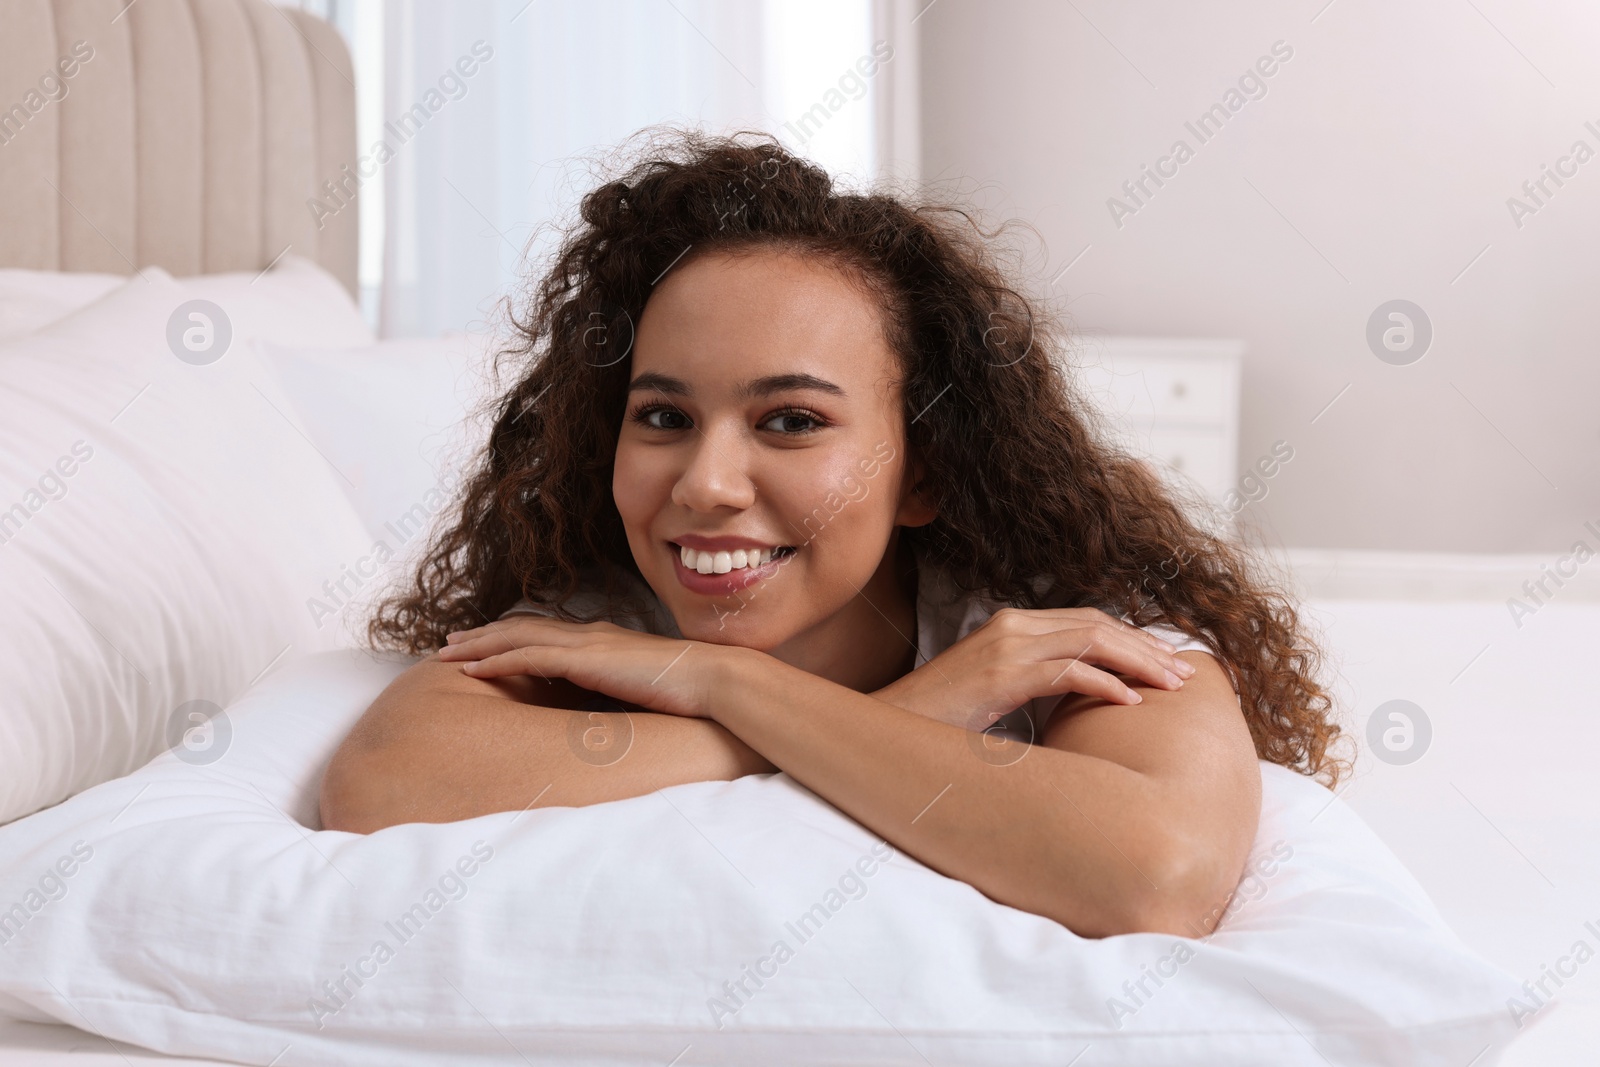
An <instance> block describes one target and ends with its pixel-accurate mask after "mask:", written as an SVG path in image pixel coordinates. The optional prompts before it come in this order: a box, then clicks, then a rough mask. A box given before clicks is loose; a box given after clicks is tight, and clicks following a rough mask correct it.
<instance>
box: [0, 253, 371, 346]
mask: <svg viewBox="0 0 1600 1067" xmlns="http://www.w3.org/2000/svg"><path fill="white" fill-rule="evenodd" d="M145 272H148V273H149V274H150V276H151V277H152V278H153V277H154V276H155V275H156V274H165V273H166V272H165V271H162V270H161V268H159V267H147V268H145ZM128 280H129V277H128V276H125V275H120V274H90V273H75V272H65V271H36V270H0V339H5V338H8V337H16V336H19V335H21V334H25V333H29V332H31V331H33V330H36V329H38V328H40V327H41V326H46V325H48V324H50V323H52V322H55V321H56V320H57V319H59V318H61V317H62V316H64V315H66V314H68V313H69V312H72V311H75V310H77V309H78V308H80V307H84V306H85V305H87V304H89V303H90V302H92V301H94V300H96V299H98V298H99V297H101V296H104V295H105V294H106V293H108V292H110V291H111V290H112V289H115V288H117V287H118V286H120V285H122V284H123V283H125V282H127V281H128ZM181 284H182V285H183V286H184V288H185V289H187V290H189V292H190V298H191V299H200V300H209V301H210V302H212V303H214V304H216V305H218V306H219V307H221V308H222V309H223V313H224V314H225V315H226V316H227V318H228V322H229V327H230V332H231V334H232V342H233V343H235V344H243V343H249V342H251V341H253V340H256V339H258V338H259V339H263V340H268V341H273V342H276V343H278V344H282V345H328V346H347V347H353V346H357V345H370V344H372V343H373V341H374V340H375V338H374V337H373V334H372V328H371V327H370V326H368V325H367V322H366V320H365V319H364V318H362V316H361V310H360V309H359V308H358V307H356V305H355V302H354V301H352V300H351V299H350V294H349V293H347V292H346V291H345V290H344V287H343V286H341V285H340V284H339V282H338V281H337V280H336V279H335V278H334V277H333V275H331V274H329V273H328V272H327V271H325V270H323V269H322V268H321V267H320V266H318V265H317V264H316V263H313V262H312V261H311V260H309V259H305V258H304V257H302V256H284V257H283V259H281V260H279V261H278V263H277V264H276V265H275V266H274V267H273V268H272V269H271V270H268V271H265V272H262V271H233V272H228V273H224V274H201V275H196V276H194V277H190V278H184V279H182V281H181Z"/></svg>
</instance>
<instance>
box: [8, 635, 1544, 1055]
mask: <svg viewBox="0 0 1600 1067" xmlns="http://www.w3.org/2000/svg"><path fill="white" fill-rule="evenodd" d="M406 662H407V661H404V660H390V661H388V662H379V661H374V660H371V659H369V658H367V657H365V656H362V655H361V654H359V653H351V652H331V653H322V654H320V655H319V656H317V657H313V658H310V659H306V660H301V661H298V662H296V663H294V664H291V665H289V666H287V667H285V668H283V669H282V670H280V671H278V672H277V673H276V674H274V675H273V676H271V677H269V678H268V679H266V680H265V681H263V682H262V683H261V684H260V685H258V686H257V687H256V688H255V689H254V690H252V691H251V692H250V693H249V694H247V695H246V696H245V697H244V698H243V700H241V701H240V702H239V703H238V704H236V705H235V706H233V707H232V708H230V709H229V710H228V712H227V715H228V718H229V720H230V722H229V727H230V736H231V741H230V747H229V748H228V750H227V751H226V752H225V753H224V755H223V757H222V758H221V759H218V760H216V761H215V762H213V763H210V764H207V765H204V766H197V765H194V764H192V763H189V762H185V761H183V760H181V759H179V758H178V757H177V756H176V755H175V754H170V753H169V754H165V755H163V756H161V757H158V758H157V759H156V760H155V761H154V762H153V763H152V764H150V765H149V766H148V767H146V768H144V769H143V770H142V771H140V772H138V773H137V774H135V775H131V776H129V777H127V778H124V779H119V780H117V781H114V782H108V783H105V784H103V785H101V786H98V787H96V788H95V789H92V790H89V791H87V792H85V793H83V794H80V795H79V796H77V797H74V798H73V799H71V800H69V801H67V802H66V803H63V804H61V805H58V806H57V807H56V808H53V809H51V810H49V811H47V812H44V813H41V814H39V815H35V816H32V817H30V818H28V819H24V820H21V821H19V822H16V823H13V824H12V825H10V826H7V827H3V828H0V854H3V855H5V856H6V857H7V863H6V868H5V871H4V875H3V877H0V906H3V905H6V904H8V903H10V902H12V901H14V900H22V899H24V896H25V894H26V893H27V891H28V890H29V889H30V888H32V887H34V886H36V885H38V884H39V883H40V882H41V879H42V877H43V876H44V875H45V874H48V872H50V871H51V870H60V869H62V868H60V867H57V866H56V865H57V864H58V863H59V862H60V861H61V860H62V858H63V857H66V856H69V855H71V856H75V857H76V862H75V863H72V864H68V866H71V867H73V873H72V874H71V875H67V876H63V877H62V878H60V879H58V881H59V882H60V883H61V884H62V885H63V886H64V887H65V888H64V890H62V891H61V892H60V894H59V897H58V899H50V900H47V901H45V902H44V903H43V904H42V905H41V906H40V907H39V909H38V910H37V912H34V913H31V914H30V915H29V916H28V918H27V921H26V922H24V923H21V924H19V925H18V926H17V928H16V929H15V930H14V931H12V932H11V934H10V937H9V940H8V941H7V943H6V945H5V949H6V951H5V952H3V953H0V1008H3V1009H4V1010H5V1011H7V1012H10V1013H13V1014H16V1015H17V1016H18V1017H21V1018H28V1019H34V1020H49V1019H60V1020H63V1021H76V1022H78V1023H79V1024H80V1025H84V1026H87V1027H92V1028H93V1030H95V1031H98V1032H100V1033H102V1034H104V1035H105V1036H106V1037H108V1038H110V1039H113V1040H119V1041H128V1042H134V1043H139V1044H144V1045H148V1046H151V1047H154V1048H158V1049H161V1050H164V1051H168V1052H172V1053H185V1054H193V1055H210V1056H216V1057H226V1058H236V1059H239V1060H241V1061H244V1062H252V1063H268V1062H271V1061H272V1060H273V1057H275V1056H279V1055H281V1056H282V1058H281V1059H279V1060H278V1062H279V1063H281V1064H284V1065H285V1067H287V1065H290V1064H317V1063H327V1064H334V1063H339V1064H369V1063H370V1064H374V1065H378V1064H382V1065H385V1067H387V1065H403V1064H411V1063H416V1064H421V1063H429V1062H439V1061H440V1060H441V1059H445V1058H447V1059H448V1060H449V1061H450V1062H455V1063H485V1064H487V1063H518V1062H523V1058H524V1057H526V1058H527V1060H528V1061H529V1062H551V1063H563V1064H621V1063H667V1062H671V1061H672V1059H673V1057H674V1056H676V1055H678V1054H679V1053H680V1052H683V1051H684V1049H685V1046H692V1048H693V1052H692V1056H691V1057H690V1058H688V1059H687V1060H686V1061H685V1062H695V1063H730V1064H732V1063H752V1062H780V1061H783V1060H784V1059H785V1057H786V1056H790V1055H793V1054H794V1050H795V1049H796V1042H797V1041H800V1042H803V1046H802V1047H803V1048H804V1050H805V1052H804V1055H803V1057H802V1058H803V1059H804V1061H805V1062H813V1063H841V1064H843V1063H859V1062H862V1061H863V1059H866V1058H871V1057H877V1059H878V1061H879V1062H886V1063H921V1062H924V1059H923V1058H924V1057H926V1060H927V1061H930V1062H935V1063H940V1064H964V1063H971V1064H985V1063H994V1062H1007V1063H1016V1064H1033V1063H1037V1064H1046V1063H1050V1064H1060V1063H1065V1062H1068V1061H1070V1060H1071V1058H1072V1057H1073V1056H1076V1055H1078V1054H1080V1053H1081V1052H1083V1050H1084V1049H1085V1048H1087V1047H1090V1046H1093V1048H1094V1050H1095V1051H1094V1060H1093V1062H1095V1063H1116V1064H1154V1063H1171V1062H1184V1063H1186V1064H1218V1065H1223V1064H1226V1065H1229V1067H1237V1065H1240V1064H1272V1065H1274V1067H1281V1065H1286V1064H1300V1063H1305V1064H1322V1063H1324V1062H1329V1061H1331V1062H1334V1063H1342V1062H1347V1063H1362V1064H1389V1063H1392V1064H1404V1065H1406V1067H1425V1065H1429V1064H1439V1065H1441V1067H1444V1065H1451V1067H1459V1065H1460V1064H1463V1063H1466V1062H1469V1061H1470V1060H1471V1059H1472V1057H1473V1056H1475V1055H1477V1054H1479V1053H1480V1052H1481V1051H1482V1050H1484V1049H1485V1047H1486V1046H1489V1045H1490V1044H1491V1043H1492V1042H1495V1041H1499V1040H1503V1039H1504V1038H1506V1037H1507V1036H1509V1034H1510V1033H1511V1032H1512V1031H1513V1028H1512V1026H1511V1024H1510V1020H1509V1018H1508V1017H1507V1016H1506V1014H1505V1012H1504V1010H1503V1004H1504V1001H1505V999H1506V997H1507V996H1508V995H1510V993H1511V992H1512V991H1513V990H1514V989H1515V983H1514V982H1513V980H1512V979H1511V978H1510V977H1509V976H1508V975H1506V974H1504V973H1503V972H1500V971H1498V970H1496V969H1494V968H1492V967H1490V966H1488V965H1487V964H1485V963H1484V962H1483V961H1481V960H1480V959H1478V958H1477V957H1476V956H1475V955H1473V954H1472V953H1471V952H1470V951H1469V950H1467V949H1466V948H1465V946H1463V945H1461V944H1460V943H1459V942H1458V941H1457V940H1456V939H1455V938H1454V936H1453V935H1452V934H1451V933H1450V932H1449V930H1448V929H1447V928H1446V927H1445V926H1444V925H1443V923H1442V922H1441V921H1440V920H1439V918H1438V917H1437V915H1436V913H1435V912H1434V910H1433V908H1432V906H1431V905H1430V904H1429V903H1428V901H1427V900H1426V897H1425V896H1424V895H1423V894H1422V892H1421V890H1420V889H1419V888H1418V887H1417V885H1416V884H1415V882H1414V881H1413V880H1412V878H1411V877H1410V875H1408V874H1407V873H1406V872H1405V870H1404V869H1403V867H1401V865H1400V864H1399V863H1398V862H1397V861H1396V860H1395V859H1394V858H1393V857H1392V856H1391V855H1390V854H1389V853H1388V852H1387V850H1386V849H1384V848H1383V847H1382V845H1381V844H1379V843H1378V841H1377V839H1376V838H1375V837H1374V836H1372V834H1371V833H1370V831H1368V830H1367V829H1366V827H1365V826H1364V825H1363V824H1362V823H1361V821H1360V820H1359V819H1358V818H1357V817H1356V816H1355V815H1354V814H1353V813H1352V812H1351V811H1350V810H1349V809H1348V808H1347V807H1346V806H1345V805H1344V804H1343V802H1341V801H1339V800H1337V799H1336V798H1333V797H1332V796H1331V795H1330V794H1328V793H1327V792H1326V791H1325V790H1323V789H1322V788H1321V787H1319V786H1317V785H1315V784H1314V783H1311V782H1309V781H1307V780H1305V779H1303V778H1300V777H1298V776H1296V775H1293V774H1291V773H1289V772H1287V771H1284V770H1282V769H1281V768H1277V767H1273V766H1270V765H1263V787H1264V797H1265V799H1264V808H1265V811H1264V815H1263V821H1262V825H1261V830H1260V834H1259V836H1258V840H1257V847H1256V850H1255V853H1254V854H1253V856H1252V867H1253V873H1252V874H1250V875H1247V878H1246V882H1245V884H1244V885H1242V887H1241V891H1240V893H1239V895H1238V896H1237V897H1235V899H1234V903H1233V907H1234V908H1235V909H1236V910H1235V911H1234V913H1233V914H1232V915H1231V916H1229V917H1228V918H1227V919H1225V920H1224V926H1223V929H1222V930H1221V931H1220V932H1219V933H1218V934H1216V935H1215V936H1214V937H1212V938H1210V939H1209V940H1206V941H1187V942H1180V941H1177V940H1176V939H1174V938H1171V937H1166V936H1160V935H1131V936H1126V937H1116V938H1107V939H1103V940H1098V941H1096V940H1085V939H1081V938H1078V937H1076V936H1074V935H1073V934H1071V933H1070V932H1069V931H1067V930H1065V929H1064V928H1062V927H1060V926H1058V925H1056V924H1054V923H1052V922H1050V921H1048V920H1045V919H1042V918H1040V917H1038V916H1034V915H1029V914H1027V913H1024V912H1021V911H1017V910H1016V909H1012V908H1008V907H1005V906H1003V905H999V904H996V903H994V902H993V901H990V900H988V899H987V898H985V897H983V896H982V895H981V894H979V893H977V891H976V890H973V889H972V888H971V887H970V886H967V885H966V884H965V883H962V882H959V881H955V880H952V879H949V878H945V877H944V876H942V875H939V874H937V873H935V872H933V871H931V870H929V869H928V868H926V867H924V866H922V865H921V864H919V863H917V862H915V861H914V860H912V859H910V858H909V857H907V856H904V855H901V854H894V853H893V850H892V849H889V848H888V847H887V846H885V845H884V844H882V843H881V842H878V841H876V840H875V838H874V837H873V836H872V835H871V834H869V833H868V832H867V831H866V830H865V829H863V828H862V827H860V826H859V825H858V824H856V823H854V822H853V821H851V820H850V819H848V818H847V817H845V816H843V815H842V814H841V813H839V812H837V811H836V810H835V809H833V808H832V807H831V806H830V805H827V804H826V803H824V802H822V801H821V800H820V799H819V798H817V797H815V796H814V795H813V794H811V793H810V792H809V791H807V790H805V789H803V788H802V787H800V786H798V785H797V784H795V783H794V782H793V781H792V780H791V779H789V778H788V776H786V775H782V774H779V775H770V776H769V775H759V776H751V777H747V778H744V779H740V780H738V781H736V782H732V783H695V784H691V785H685V786H677V787H674V788H671V789H668V790H664V791H661V792H659V793H656V794H651V795H649V796H645V797H639V798H634V799H632V800H626V801H619V802H615V803H611V804H605V805H596V806H592V807H588V808H576V809H563V808H555V809H544V808H539V809H533V810H530V811H527V812H524V813H520V814H519V813H511V812H508V813H504V814H499V815H491V816H485V817H483V818H479V819H473V820H466V821H463V822H459V823H452V824H444V825H431V824H411V825H405V826H398V827H392V828H390V829H387V830H384V831H381V832H379V833H377V834H373V835H370V836H365V837H363V836H360V835H350V834H343V833H337V832H315V831H313V830H311V829H308V827H314V826H315V825H316V805H315V797H316V783H317V780H318V777H319V775H320V773H321V770H322V767H323V766H324V764H325V761H326V759H327V757H328V756H329V755H330V754H331V752H332V750H333V748H334V747H335V746H336V745H337V743H338V742H339V740H340V738H341V737H342V735H343V733H344V731H345V730H346V729H347V728H348V726H349V724H350V723H351V722H352V721H353V720H354V718H355V717H356V716H358V715H359V714H360V712H361V711H362V710H363V709H364V708H365V707H366V705H367V703H368V702H370V700H371V699H372V697H373V696H374V695H375V694H376V693H377V692H378V691H379V690H380V689H381V688H382V686H383V685H384V684H386V682H387V681H388V680H389V679H390V678H392V677H393V676H394V675H395V674H397V673H398V672H399V671H400V670H402V669H403V667H404V665H405V663H406ZM530 791H531V792H534V791H536V784H535V783H530ZM530 799H531V797H530ZM79 842H81V843H82V844H81V845H80V844H79ZM74 846H77V847H78V852H77V853H73V852H72V849H73V847H74ZM875 849H876V851H875ZM85 850H88V851H90V852H91V855H89V856H88V857H87V858H84V857H83V852H84V851H85ZM886 855H887V856H888V857H889V858H888V859H887V861H885V856H886ZM814 905H820V906H821V907H822V908H823V910H822V911H821V912H815V911H813V912H811V914H812V915H813V916H814V917H813V919H812V920H811V925H806V926H799V927H797V926H795V925H794V924H795V923H796V922H797V921H799V920H800V917H801V916H803V915H805V914H807V912H808V909H812V908H813V906H814ZM407 915H410V916H411V918H410V920H409V921H408V920H406V919H405V918H404V917H405V916H407ZM779 942H785V943H786V944H787V946H788V948H789V950H790V954H789V955H787V956H785V954H784V953H783V952H782V951H780V950H778V948H777V945H778V943H779ZM380 943H383V944H384V945H385V946H386V950H380V949H379V944H380ZM764 957H766V958H767V959H766V962H763V958H764ZM747 966H748V967H751V968H754V969H756V970H757V971H758V972H759V973H762V974H765V975H766V978H765V980H764V982H763V983H762V985H761V986H759V987H754V986H751V985H748V984H747V985H746V990H745V994H744V995H743V996H737V995H735V994H733V993H731V992H730V991H729V989H730V987H729V986H728V985H725V984H724V983H736V982H739V981H740V980H741V979H745V980H746V981H747V982H749V981H750V980H749V979H748V978H746V977H745V976H746V971H745V968H746V967H747ZM1147 969H1155V970H1157V971H1158V972H1159V973H1161V974H1164V975H1165V976H1166V980H1165V982H1163V983H1162V984H1160V985H1155V984H1152V983H1153V979H1149V978H1147V977H1145V976H1147V975H1148V974H1149V970H1147ZM1141 979H1143V980H1144V984H1143V987H1142V990H1141V989H1140V988H1139V987H1137V986H1134V985H1124V983H1130V984H1131V983H1139V982H1140V981H1141ZM324 983H330V984H324ZM341 984H342V988H340V985H341ZM1130 988H1131V989H1133V991H1132V992H1130ZM730 1009H732V1010H730ZM718 1024H721V1025H720V1028H719V1025H718ZM797 1035H803V1037H801V1036H797ZM286 1048H287V1049H288V1051H286V1052H285V1051H284V1050H285V1049H286ZM785 1049H788V1050H791V1051H790V1052H788V1053H785V1052H784V1051H783V1050H785ZM0 1062H3V1061H0ZM1477 1062H1478V1064H1480V1065H1487V1064H1491V1063H1494V1062H1495V1055H1494V1053H1493V1052H1492V1051H1491V1053H1490V1054H1489V1055H1486V1056H1484V1057H1482V1058H1480V1059H1479V1060H1478V1061H1477Z"/></svg>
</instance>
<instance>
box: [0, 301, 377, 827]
mask: <svg viewBox="0 0 1600 1067" xmlns="http://www.w3.org/2000/svg"><path fill="white" fill-rule="evenodd" d="M189 299H190V293H189V292H188V291H187V290H186V289H185V288H184V287H182V286H180V285H178V284H177V283H176V282H174V281H173V280H172V279H171V278H170V277H169V276H168V275H167V274H165V272H162V271H159V270H147V271H146V272H145V274H144V276H143V277H133V278H130V279H126V280H124V281H123V282H122V283H121V284H120V285H119V286H118V288H117V289H115V290H113V291H112V292H111V293H109V294H107V295H106V296H104V297H103V298H101V299H100V300H99V301H97V302H95V303H93V304H91V305H89V306H88V307H85V308H82V309H81V310H79V311H76V312H74V313H72V314H71V315H69V316H68V317H66V318H64V319H61V320H60V321H58V322H56V323H53V324H51V325H49V326H46V327H44V328H43V329H41V330H39V331H37V332H35V333H32V334H28V335H26V336H24V337H20V338H13V339H12V340H10V341H6V342H0V588H4V590H5V609H6V610H5V615H4V619H3V621H0V693H3V694H4V697H3V699H4V701H5V714H4V715H3V716H0V821H5V820H7V819H13V818H16V817H17V816H19V815H24V814H26V813H28V812H30V811H34V810H36V809H38V808H40V807H43V806H44V805H47V804H53V803H55V802H57V801H59V800H61V799H62V798H64V797H67V796H69V795H71V794H73V793H75V792H77V791H78V790H81V789H84V788H86V787H88V786H91V785H94V784H96V783H98V782H103V781H105V780H107V779H109V778H112V777H115V776H117V775H121V774H126V773H127V772H129V771H131V770H133V769H134V768H136V767H139V766H141V765H142V764H144V763H145V762H146V761H148V760H149V759H150V757H151V756H153V755H155V754H156V753H157V752H159V751H161V750H162V749H163V748H165V747H167V746H168V745H170V744H171V743H173V740H174V739H175V738H178V737H181V736H183V732H184V729H185V728H186V727H187V726H190V725H193V726H196V727H201V726H203V725H204V721H205V715H206V713H207V709H208V707H211V706H215V705H221V706H226V705H227V703H228V702H229V701H231V700H232V699H233V698H234V697H236V696H237V695H238V694H239V693H241V692H243V690H244V689H245V688H246V687H247V686H248V685H249V683H250V682H251V681H252V680H254V679H255V678H256V677H257V676H258V675H260V674H261V673H262V672H263V671H266V670H267V669H268V668H270V667H272V666H273V665H274V664H275V663H278V662H280V657H284V658H287V657H291V656H293V655H297V654H300V653H304V652H308V651H312V650H316V649H323V648H332V647H339V646H340V645H345V644H350V643H353V642H352V641H351V640H350V639H348V638H346V637H345V635H344V634H343V633H341V632H340V631H338V630H337V629H334V628H323V629H318V627H317V626H316V620H315V618H314V615H313V612H312V611H311V610H309V607H308V602H309V601H310V600H311V599H312V598H314V597H317V596H320V595H321V594H322V588H323V583H324V582H326V581H329V580H330V579H337V578H338V577H339V575H340V573H341V566H342V565H343V564H344V563H346V562H347V561H349V560H351V559H354V558H356V557H357V556H359V555H360V554H361V553H362V552H363V551H365V550H366V549H367V547H368V546H369V544H370V542H369V540H368V538H367V536H366V532H365V530H363V528H362V526H361V523H360V520H359V519H358V518H357V517H356V515H355V514H354V512H353V511H352V510H351V508H350V505H349V502H348V501H347V500H346V498H345V496H344V494H343V492H342V491H341V490H340V489H339V487H338V485H337V484H336V481H337V477H338V476H337V475H336V474H335V473H334V472H333V470H332V468H330V467H329V466H328V464H327V461H326V460H324V459H323V458H322V457H321V456H320V455H318V454H317V452H316V450H315V449H314V448H313V447H312V446H311V445H310V444H309V443H308V442H307V441H306V440H305V439H304V437H303V436H302V435H301V434H300V433H299V432H298V431H297V430H296V429H295V428H294V427H293V426H292V425H291V424H290V422H289V421H288V419H287V417H286V416H285V415H284V414H282V412H283V411H285V410H286V409H287V407H288V401H287V400H286V399H285V398H283V397H282V396H281V394H279V393H278V391H277V386H276V384H275V383H274V381H273V379H272V377H271V375H270V374H268V373H267V371H266V370H265V368H263V367H262V366H261V365H260V363H259V362H258V361H257V359H256V357H255V355H254V353H253V352H252V350H251V348H250V346H248V345H240V346H237V347H230V348H229V350H228V351H226V352H225V353H223V355H222V356H221V358H220V359H218V360H216V361H215V362H211V363H209V364H206V365H195V364H194V363H192V362H186V361H185V360H181V359H179V358H178V357H177V355H175V354H174V350H173V349H172V348H171V347H169V340H168V338H169V327H170V320H171V317H172V313H173V311H174V309H176V308H178V307H180V306H182V305H183V304H185V303H186V302H187V301H188V300H189ZM197 701H199V702H209V703H198V704H195V703H192V702H197ZM196 716H197V717H196Z"/></svg>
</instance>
